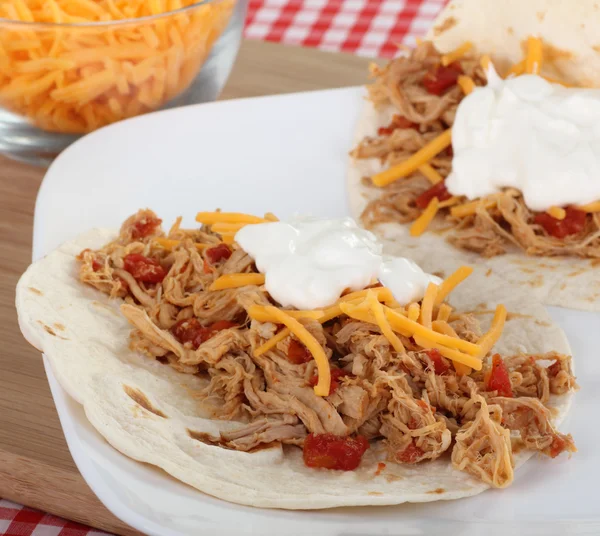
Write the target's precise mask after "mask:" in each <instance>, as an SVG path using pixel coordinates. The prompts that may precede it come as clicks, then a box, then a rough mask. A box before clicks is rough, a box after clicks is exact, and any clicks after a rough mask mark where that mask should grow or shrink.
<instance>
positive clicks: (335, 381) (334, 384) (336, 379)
mask: <svg viewBox="0 0 600 536" xmlns="http://www.w3.org/2000/svg"><path fill="white" fill-rule="evenodd" d="M344 376H350V374H349V373H348V372H346V371H345V370H344V369H341V368H332V369H331V383H330V384H329V394H330V395H332V394H333V393H335V392H336V391H337V388H338V387H339V386H340V383H341V382H340V378H343V377H344ZM309 383H310V385H313V386H314V385H317V383H319V374H318V373H317V372H315V375H314V376H313V377H312V378H311V379H310V381H309Z"/></svg>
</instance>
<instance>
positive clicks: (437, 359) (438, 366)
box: [425, 348, 450, 375]
mask: <svg viewBox="0 0 600 536" xmlns="http://www.w3.org/2000/svg"><path fill="white" fill-rule="evenodd" d="M425 353H426V354H427V355H428V356H429V359H431V362H432V363H433V371H434V372H435V373H436V374H438V375H440V374H444V372H448V370H449V369H450V365H448V363H447V362H446V361H445V360H444V358H443V357H442V354H440V351H439V350H437V349H436V348H432V349H431V350H427V351H426V352H425Z"/></svg>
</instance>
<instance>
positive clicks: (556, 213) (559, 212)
mask: <svg viewBox="0 0 600 536" xmlns="http://www.w3.org/2000/svg"><path fill="white" fill-rule="evenodd" d="M546 212H547V213H548V214H549V215H550V216H552V217H553V218H556V219H557V220H564V219H565V217H566V215H567V212H566V211H565V209H564V208H562V207H550V208H549V209H548V210H547V211H546Z"/></svg>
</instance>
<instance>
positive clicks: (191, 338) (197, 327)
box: [171, 318, 237, 350]
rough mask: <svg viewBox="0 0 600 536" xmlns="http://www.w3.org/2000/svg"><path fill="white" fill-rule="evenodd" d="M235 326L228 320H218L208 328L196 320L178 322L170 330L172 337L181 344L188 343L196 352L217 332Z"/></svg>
mask: <svg viewBox="0 0 600 536" xmlns="http://www.w3.org/2000/svg"><path fill="white" fill-rule="evenodd" d="M236 326H237V324H235V323H234V322H229V321H228V320H219V321H218V322H215V323H214V324H211V325H210V326H202V325H201V324H200V322H198V319H196V318H189V319H186V320H180V321H179V322H177V324H175V325H174V326H173V327H172V328H171V333H172V334H173V336H174V337H175V338H176V339H177V340H178V341H179V342H180V343H182V344H185V343H186V342H189V343H191V344H192V348H193V349H194V350H196V349H197V348H198V347H199V346H200V345H201V344H202V343H203V342H206V341H207V340H208V339H210V338H211V337H213V336H214V335H215V334H216V333H218V332H219V331H222V330H224V329H229V328H234V327H236Z"/></svg>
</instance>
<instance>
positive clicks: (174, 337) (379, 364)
mask: <svg viewBox="0 0 600 536" xmlns="http://www.w3.org/2000/svg"><path fill="white" fill-rule="evenodd" d="M442 102H445V101H440V102H437V103H436V104H435V105H433V104H432V105H431V106H430V107H429V108H426V109H425V108H420V107H417V108H415V110H414V111H413V112H412V113H414V114H417V113H418V114H421V115H423V114H426V113H427V114H432V113H433V112H432V110H437V108H438V107H440V106H442V104H441V103H442ZM148 221H157V222H159V223H157V224H156V225H155V226H150V228H148V225H147V222H148ZM144 222H146V223H144ZM139 228H141V229H142V230H143V231H144V233H147V234H143V233H142V234H143V236H139V232H140V231H139ZM136 229H138V230H137V231H136ZM136 233H138V236H136ZM157 237H160V238H168V239H170V240H178V241H179V242H177V243H176V244H175V245H173V246H171V247H170V249H169V248H165V247H163V246H161V245H160V244H159V243H157V242H156V240H155V239H156V238H157ZM197 244H208V245H215V246H217V245H218V247H220V248H223V245H222V244H220V243H219V241H218V239H217V237H216V236H215V235H214V234H212V233H211V232H210V231H207V230H206V229H204V228H201V229H196V230H189V231H188V230H183V229H181V228H180V227H179V224H177V225H175V226H174V227H173V228H172V230H171V232H170V233H168V235H167V236H166V237H165V235H164V233H163V232H162V230H161V227H160V220H158V218H156V216H155V215H154V214H153V213H151V212H150V211H140V212H139V213H138V214H137V215H135V216H133V217H132V218H129V219H128V220H127V222H126V223H125V224H124V227H123V229H122V230H121V234H120V235H119V237H118V238H117V239H116V240H115V241H113V242H111V243H110V244H107V245H106V246H105V247H103V248H102V249H100V250H97V251H91V250H86V251H84V252H82V253H81V255H80V256H79V261H80V278H81V280H82V281H83V282H84V283H86V284H89V285H91V286H93V287H95V288H97V289H98V290H99V291H101V292H104V293H105V294H107V295H109V296H111V297H116V298H120V299H122V300H123V303H122V305H121V311H122V313H123V315H124V316H125V317H126V318H127V320H128V321H129V322H130V323H131V325H132V332H131V337H130V347H131V348H132V349H133V350H135V351H138V352H141V353H142V354H143V355H145V356H147V357H148V358H151V359H156V360H158V361H159V362H161V363H164V364H165V366H171V367H173V368H174V369H175V370H177V371H179V372H181V373H184V374H197V375H201V376H202V377H204V378H205V379H206V380H207V384H206V387H205V388H204V389H203V390H201V391H200V392H197V393H196V395H195V396H196V397H197V398H198V401H199V403H202V404H203V406H204V407H205V408H208V409H209V410H211V411H212V413H213V415H214V417H215V418H218V419H225V420H235V421H238V422H241V423H242V424H241V425H240V427H239V428H237V429H234V430H232V431H229V432H224V433H222V434H221V436H220V437H208V436H206V435H202V434H200V433H195V435H194V433H193V432H190V433H191V435H192V436H193V437H196V438H197V439H199V440H202V441H208V442H210V443H211V444H218V445H221V446H222V447H224V448H230V449H236V450H242V451H250V450H253V449H256V448H261V446H268V445H271V444H273V443H283V444H289V445H297V446H302V445H303V443H304V440H305V438H306V437H307V435H308V434H316V435H320V434H333V435H334V436H340V437H346V436H349V435H353V434H358V435H361V436H364V437H365V438H367V439H368V440H369V441H372V442H383V445H384V446H385V450H386V452H387V457H388V459H389V460H390V461H393V462H396V463H406V464H418V463H426V462H427V460H434V459H437V458H439V457H440V456H442V455H443V454H444V453H445V452H450V453H451V458H452V463H453V464H454V466H455V467H456V468H458V469H460V470H464V471H467V472H468V473H470V474H473V475H475V476H477V477H478V478H481V479H482V480H483V481H484V482H486V483H488V484H490V485H492V486H496V487H503V486H505V485H507V484H509V483H510V481H511V480H512V478H513V473H512V470H513V459H512V450H511V441H510V430H513V431H514V433H515V434H520V436H521V438H522V440H523V441H524V443H525V445H526V447H527V448H531V449H534V450H536V451H539V452H541V453H544V454H547V455H550V456H554V455H556V454H557V453H559V452H560V451H563V450H567V451H573V450H574V448H575V447H574V444H573V441H572V439H571V437H570V436H564V435H562V434H560V433H559V432H557V431H556V430H555V429H554V427H553V425H552V423H551V419H550V417H551V412H550V410H549V409H548V406H546V404H548V402H549V399H550V397H551V396H552V395H562V394H565V393H566V392H567V391H569V390H572V389H576V388H577V385H576V383H575V378H574V376H573V372H572V368H571V359H570V357H568V356H564V355H560V354H555V353H552V354H545V355H539V356H529V355H518V356H507V357H505V359H504V363H505V365H506V367H507V370H508V376H509V378H510V388H511V390H512V393H513V395H514V398H507V397H503V396H498V392H497V391H495V390H492V389H488V387H487V383H486V382H487V380H486V376H487V375H489V373H490V368H489V367H490V366H489V364H486V365H485V367H484V369H483V370H482V371H480V372H472V373H470V374H468V375H462V376H461V375H458V374H457V373H456V372H455V370H454V368H453V366H452V363H451V362H450V361H449V360H447V359H446V358H442V357H439V356H438V357H437V358H436V356H435V355H434V354H432V353H431V351H430V350H427V349H424V348H422V347H419V346H418V345H417V344H416V343H415V341H414V340H413V339H411V338H408V337H405V336H403V335H401V334H397V335H398V337H399V338H400V340H401V342H402V344H403V345H404V347H405V349H406V351H405V352H401V353H398V352H396V351H395V350H394V349H393V348H392V346H391V345H390V342H389V341H388V339H387V338H386V337H385V336H384V335H383V334H382V333H381V331H380V329H379V327H377V326H376V325H375V324H371V323H367V322H362V321H358V320H354V319H352V318H349V317H347V316H345V315H341V316H338V317H336V318H335V319H332V320H330V321H328V322H325V323H323V324H321V323H320V322H318V321H316V320H313V319H309V318H301V319H300V322H301V323H302V324H303V325H304V327H305V328H306V329H307V330H308V331H309V332H310V333H311V334H312V335H313V336H314V338H315V339H316V341H317V342H318V344H320V345H321V346H322V348H323V350H324V351H325V354H326V356H327V358H328V359H329V363H330V367H331V370H332V375H333V372H334V371H335V373H336V374H337V376H336V378H337V379H336V380H335V381H336V384H335V386H334V383H333V381H332V387H331V391H330V394H329V396H325V397H321V396H317V395H316V394H315V392H314V389H313V385H314V382H313V380H314V378H315V374H316V366H315V362H314V361H313V359H312V358H311V356H310V354H308V359H300V360H294V359H292V357H291V356H292V353H291V352H292V347H293V346H295V347H296V348H297V347H298V341H296V340H295V339H293V338H292V337H289V336H288V337H286V338H284V339H283V340H281V341H280V342H279V343H278V344H277V345H275V346H273V347H272V348H271V349H269V350H268V351H265V352H262V353H259V352H257V349H258V348H259V347H261V345H263V344H264V343H265V342H266V341H268V340H269V339H271V337H273V336H274V335H275V334H276V333H277V332H278V330H279V329H281V327H280V326H277V325H275V324H273V323H269V322H264V323H263V322H258V321H256V320H250V319H249V317H248V314H247V310H248V309H249V308H250V307H252V306H254V305H270V304H272V303H273V301H272V299H271V297H270V296H269V294H268V293H267V292H266V290H265V289H264V288H263V287H262V286H244V287H240V288H232V289H226V290H217V291H211V290H210V288H209V287H210V285H211V284H212V283H213V282H214V281H215V279H217V278H218V277H219V276H221V275H223V274H225V273H228V274H230V273H252V272H256V268H255V266H254V264H253V262H252V260H251V258H250V257H249V256H248V255H247V254H246V253H245V252H243V251H242V250H240V249H239V248H238V247H237V246H235V245H234V246H231V247H229V249H228V248H227V247H225V251H226V253H228V256H227V255H225V257H223V258H219V259H216V260H215V258H214V257H213V256H212V254H211V252H210V248H205V249H203V250H199V248H197V247H196V245H197ZM219 244H220V245H219ZM131 255H134V257H131ZM135 255H137V257H135ZM139 256H143V257H145V258H146V261H143V262H142V261H140V260H139V258H140V257H139ZM132 259H134V260H136V259H137V261H136V262H142V264H144V263H145V264H144V266H146V268H148V263H150V264H149V265H150V266H151V272H152V275H151V276H150V279H152V278H153V277H155V276H156V281H154V282H152V281H148V280H146V281H144V279H148V277H146V275H144V274H146V272H144V271H142V272H140V271H139V269H137V268H135V267H133V268H132V266H131V263H132ZM140 274H141V275H140ZM156 274H159V275H156ZM136 276H137V279H136ZM450 323H451V326H452V328H453V329H454V330H455V331H456V333H457V335H458V336H459V337H460V338H462V339H463V340H468V341H476V340H477V339H478V338H479V337H480V335H481V331H480V329H479V324H478V321H477V319H476V317H475V316H472V315H468V314H456V313H455V314H453V317H452V319H451V320H450Z"/></svg>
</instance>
